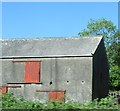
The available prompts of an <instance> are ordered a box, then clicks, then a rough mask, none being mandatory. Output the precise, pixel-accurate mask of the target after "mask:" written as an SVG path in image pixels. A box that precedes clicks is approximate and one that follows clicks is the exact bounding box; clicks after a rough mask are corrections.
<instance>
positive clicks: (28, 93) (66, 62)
mask: <svg viewBox="0 0 120 111" xmlns="http://www.w3.org/2000/svg"><path fill="white" fill-rule="evenodd" d="M31 60H36V61H41V70H40V71H41V72H40V73H41V77H40V79H41V83H42V84H17V85H21V88H9V91H13V92H14V94H15V95H16V96H20V95H22V96H23V97H24V98H25V99H31V100H34V99H38V100H41V101H42V102H45V101H48V92H36V90H48V91H50V90H53V91H54V90H62V91H64V90H66V94H65V95H66V98H65V100H66V101H68V100H74V101H79V102H84V101H89V100H91V99H92V57H70V58H40V59H22V61H31ZM13 61H15V59H14V60H13V59H11V60H3V64H2V71H3V72H2V80H3V81H2V84H3V85H4V84H6V83H14V84H12V85H16V84H15V83H23V82H24V62H13ZM50 83H51V84H50ZM9 85H10V84H9Z"/></svg>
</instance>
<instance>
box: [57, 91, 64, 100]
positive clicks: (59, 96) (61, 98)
mask: <svg viewBox="0 0 120 111" xmlns="http://www.w3.org/2000/svg"><path fill="white" fill-rule="evenodd" d="M64 96H65V95H64V92H57V101H64V98H65V97H64Z"/></svg>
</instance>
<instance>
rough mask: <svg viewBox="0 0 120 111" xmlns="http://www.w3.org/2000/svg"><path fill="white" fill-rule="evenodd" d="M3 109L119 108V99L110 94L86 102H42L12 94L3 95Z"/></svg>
mask: <svg viewBox="0 0 120 111" xmlns="http://www.w3.org/2000/svg"><path fill="white" fill-rule="evenodd" d="M2 108H3V109H41V110H42V109H43V110H45V109H118V103H117V99H116V98H114V96H111V95H109V96H108V97H106V98H102V99H101V100H98V99H95V100H94V101H92V102H86V103H84V104H81V103H78V102H73V101H70V102H67V103H64V102H53V101H50V102H48V103H44V104H43V103H40V102H38V101H34V102H32V101H26V100H24V99H23V98H19V99H18V98H15V97H14V96H13V95H12V94H10V93H9V94H7V95H6V96H2Z"/></svg>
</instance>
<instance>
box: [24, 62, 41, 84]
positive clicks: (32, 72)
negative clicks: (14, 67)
mask: <svg viewBox="0 0 120 111" xmlns="http://www.w3.org/2000/svg"><path fill="white" fill-rule="evenodd" d="M24 76H25V77H24V82H27V83H29V82H40V62H25V75H24Z"/></svg>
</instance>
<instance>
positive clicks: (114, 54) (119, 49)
mask: <svg viewBox="0 0 120 111" xmlns="http://www.w3.org/2000/svg"><path fill="white" fill-rule="evenodd" d="M107 55H108V58H109V63H110V65H111V66H113V65H117V66H119V67H120V42H118V43H116V42H115V43H113V44H111V45H110V46H108V47H107Z"/></svg>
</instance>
